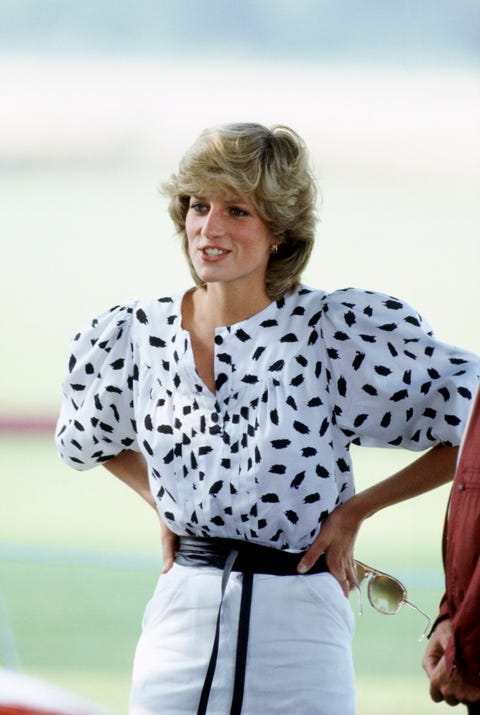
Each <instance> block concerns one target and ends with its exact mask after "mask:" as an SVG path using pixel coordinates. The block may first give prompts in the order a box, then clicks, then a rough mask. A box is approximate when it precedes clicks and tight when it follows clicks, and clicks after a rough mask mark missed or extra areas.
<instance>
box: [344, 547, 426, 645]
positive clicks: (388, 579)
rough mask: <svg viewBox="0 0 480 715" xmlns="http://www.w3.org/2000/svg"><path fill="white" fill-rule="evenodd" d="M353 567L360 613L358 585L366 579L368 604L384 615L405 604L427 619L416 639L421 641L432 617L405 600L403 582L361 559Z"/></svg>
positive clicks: (405, 590)
mask: <svg viewBox="0 0 480 715" xmlns="http://www.w3.org/2000/svg"><path fill="white" fill-rule="evenodd" d="M355 569H356V576H357V584H356V586H357V590H358V599H359V612H360V615H362V614H363V603H362V592H361V589H360V587H361V585H362V583H363V582H364V581H368V587H367V592H368V600H369V601H370V605H371V606H372V607H373V608H374V609H375V610H376V611H378V612H379V613H383V614H384V615H385V616H394V615H396V614H397V613H398V612H399V610H400V609H401V607H402V606H403V605H406V606H410V608H413V609H414V610H415V611H418V613H421V614H422V616H424V617H425V618H426V619H427V624H426V626H425V628H424V629H423V633H422V634H421V636H420V638H419V639H418V640H419V641H422V640H423V639H424V638H425V635H426V634H427V631H428V629H429V627H430V623H431V620H432V619H431V618H430V616H429V615H428V614H427V613H425V611H422V609H421V608H419V607H418V606H416V605H415V604H414V603H412V602H411V601H408V600H407V589H406V588H405V586H404V585H403V583H401V582H400V581H399V580H398V579H396V578H394V577H393V576H390V575H389V574H386V573H384V572H383V571H378V570H377V569H374V568H372V567H371V566H367V564H364V563H362V562H361V561H355Z"/></svg>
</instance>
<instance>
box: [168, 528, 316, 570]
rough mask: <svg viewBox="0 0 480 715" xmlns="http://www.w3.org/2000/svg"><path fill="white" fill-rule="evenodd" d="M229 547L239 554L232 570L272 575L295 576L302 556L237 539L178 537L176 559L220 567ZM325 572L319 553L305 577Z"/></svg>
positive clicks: (182, 563) (177, 560)
mask: <svg viewBox="0 0 480 715" xmlns="http://www.w3.org/2000/svg"><path fill="white" fill-rule="evenodd" d="M232 550H236V551H238V553H237V556H236V558H235V560H234V561H233V564H232V567H231V571H240V572H242V573H263V574H273V575H274V576H295V575H298V572H297V566H298V563H299V561H300V559H301V558H302V555H303V554H302V553H291V552H290V551H280V549H273V548H271V547H269V546H262V545H260V544H254V543H251V542H250V541H240V540H239V539H220V538H215V539H214V538H205V537H196V536H180V537H179V547H178V551H177V553H176V556H175V561H176V563H177V564H179V565H180V566H213V567H215V568H218V569H222V570H223V569H224V568H225V564H226V561H227V558H228V556H229V554H230V553H231V552H232ZM325 571H328V566H327V560H326V557H325V554H322V555H321V556H320V558H319V559H318V560H317V562H316V563H315V564H314V565H313V566H312V568H311V569H310V570H309V571H308V573H307V574H305V576H308V575H309V574H312V573H322V572H325Z"/></svg>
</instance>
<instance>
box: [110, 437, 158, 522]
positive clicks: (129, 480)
mask: <svg viewBox="0 0 480 715" xmlns="http://www.w3.org/2000/svg"><path fill="white" fill-rule="evenodd" d="M103 466H104V467H105V468H106V469H108V471H109V472H111V474H113V475H114V476H115V477H117V479H120V481H122V482H123V483H124V484H126V485H127V486H129V487H130V488H131V489H133V491H135V492H136V493H137V494H138V495H139V496H140V497H141V498H142V499H144V500H145V501H146V502H147V503H148V504H150V506H151V507H153V509H155V510H156V508H157V507H156V504H155V501H154V499H153V496H152V493H151V491H150V486H149V483H148V469H147V463H146V462H145V459H144V458H143V456H142V455H141V454H140V453H139V452H133V451H132V450H129V449H127V450H125V451H123V452H120V454H118V455H117V456H116V457H113V459H110V460H109V461H108V462H105V464H104V465H103Z"/></svg>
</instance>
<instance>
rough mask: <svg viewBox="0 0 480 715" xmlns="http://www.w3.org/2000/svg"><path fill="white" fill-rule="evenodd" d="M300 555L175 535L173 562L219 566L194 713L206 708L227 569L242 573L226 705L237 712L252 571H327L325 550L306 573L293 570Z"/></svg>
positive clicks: (236, 714)
mask: <svg viewBox="0 0 480 715" xmlns="http://www.w3.org/2000/svg"><path fill="white" fill-rule="evenodd" d="M301 558H302V554H301V553H300V554H292V553H291V552H289V551H280V550H279V549H272V548H270V547H269V546H261V545H259V544H252V543H251V542H249V541H240V540H239V539H212V538H205V537H193V536H180V537H179V547H178V551H177V553H176V556H175V562H176V563H177V564H179V565H180V566H213V567H215V568H218V569H221V570H222V589H221V598H220V605H219V607H218V613H217V622H216V627H215V637H214V641H213V646H212V652H211V654H210V661H209V663H208V668H207V672H206V675H205V681H204V683H203V688H202V692H201V695H200V700H199V704H198V709H197V715H206V712H207V708H208V700H209V696H210V691H211V688H212V683H213V677H214V675H215V668H216V664H217V657H218V647H219V643H220V616H221V612H222V604H223V598H224V595H225V591H226V588H227V583H228V579H229V576H230V574H231V572H232V571H240V572H241V573H242V574H243V579H242V594H241V598H240V612H239V616H238V629H237V647H236V657H235V676H234V682H233V695H232V702H231V706H230V715H240V713H241V710H242V702H243V691H244V685H245V668H246V662H247V647H248V632H249V626H250V609H251V603H252V591H253V578H254V574H256V573H257V574H258V573H262V574H273V575H275V576H294V575H297V576H298V577H299V578H308V575H309V574H312V573H321V572H324V571H328V566H327V561H326V557H325V554H322V556H321V557H320V558H319V559H318V560H317V562H316V563H315V565H314V566H313V567H312V568H311V569H310V570H309V571H308V573H306V574H303V575H300V574H298V572H297V565H298V563H299V561H300V559H301Z"/></svg>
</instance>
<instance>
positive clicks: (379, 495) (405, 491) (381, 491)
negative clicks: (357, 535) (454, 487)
mask: <svg viewBox="0 0 480 715" xmlns="http://www.w3.org/2000/svg"><path fill="white" fill-rule="evenodd" d="M457 453H458V447H444V446H438V447H434V448H433V449H431V450H430V451H429V452H427V453H426V454H423V455H422V456H421V457H420V458H419V459H416V460H415V461H414V462H412V463H411V464H409V465H408V466H407V467H405V468H404V469H402V470H400V471H399V472H397V473H396V474H394V475H393V476H391V477H388V478H387V479H384V480H383V481H381V482H378V483H377V484H375V485H373V486H372V487H370V488H369V489H365V490H364V491H363V492H360V493H358V494H356V495H355V497H353V499H351V500H350V502H347V504H348V506H349V510H350V511H351V513H352V515H354V516H355V517H356V519H357V520H358V521H359V522H362V521H363V520H364V519H366V518H368V517H369V516H372V514H375V513H376V512H377V511H380V510H381V509H384V508H385V507H387V506H391V505H393V504H398V503H399V502H401V501H404V500H406V499H411V498H412V497H416V496H419V495H420V494H424V493H425V492H428V491H430V490H431V489H436V488H437V487H439V486H441V485H442V484H445V483H446V482H449V481H451V480H452V479H453V476H454V474H455V466H456V462H457Z"/></svg>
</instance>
